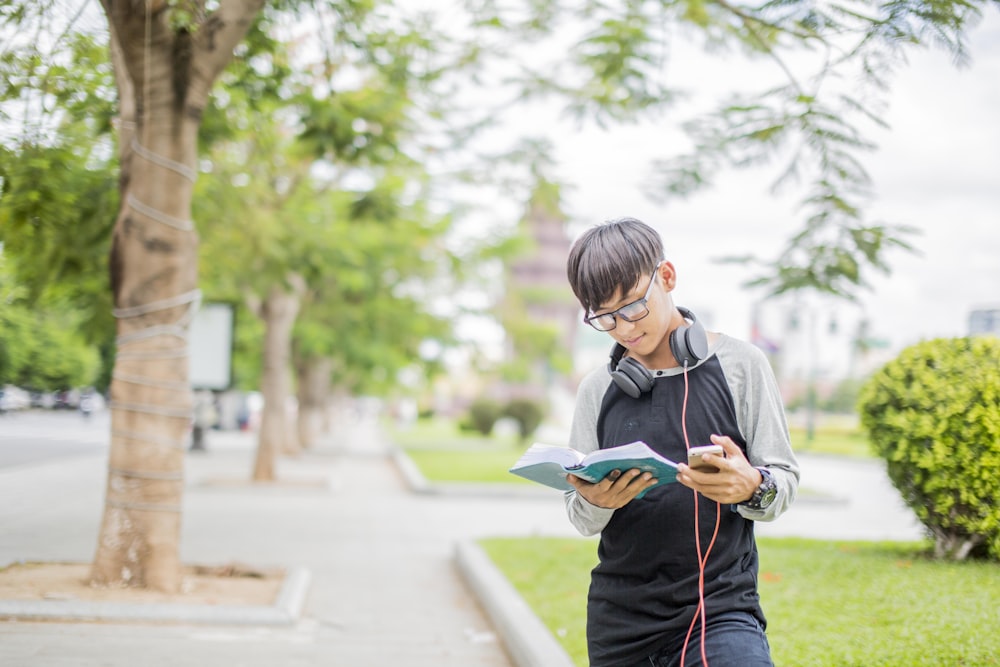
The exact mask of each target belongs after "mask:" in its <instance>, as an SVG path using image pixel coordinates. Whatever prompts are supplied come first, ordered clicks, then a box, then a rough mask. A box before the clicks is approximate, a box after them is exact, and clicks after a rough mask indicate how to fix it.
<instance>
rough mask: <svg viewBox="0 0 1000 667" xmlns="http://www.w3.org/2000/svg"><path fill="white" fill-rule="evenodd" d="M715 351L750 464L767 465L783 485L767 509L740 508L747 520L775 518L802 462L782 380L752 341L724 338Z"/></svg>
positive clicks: (784, 506) (796, 484) (789, 495)
mask: <svg viewBox="0 0 1000 667" xmlns="http://www.w3.org/2000/svg"><path fill="white" fill-rule="evenodd" d="M716 354H718V356H719V361H720V363H721V364H722V369H723V371H724V372H725V374H726V380H727V382H728V383H729V389H730V392H731V393H732V395H733V400H734V401H735V403H736V420H737V422H738V424H739V427H740V431H741V433H742V435H743V437H744V439H745V440H746V443H747V458H748V459H749V460H750V465H752V466H754V467H764V468H767V469H768V471H769V472H770V473H771V475H772V476H773V477H774V481H775V484H777V487H778V495H777V497H776V498H775V500H774V502H773V503H771V505H770V506H768V508H767V509H764V510H752V509H748V508H746V507H744V506H742V505H737V506H736V508H737V511H738V512H739V513H740V514H741V515H742V516H743V517H745V518H747V519H752V520H754V521H772V520H774V519H776V518H778V517H779V516H781V514H782V513H784V511H785V510H787V509H788V508H789V506H791V504H792V502H793V501H794V500H795V494H796V492H797V491H798V487H799V464H798V461H796V459H795V454H794V453H793V452H792V443H791V438H790V437H789V435H788V423H787V421H786V420H785V410H784V406H783V403H782V400H781V393H780V392H779V390H778V383H777V380H775V377H774V372H773V371H772V370H771V366H770V364H769V363H768V361H767V357H766V356H764V353H763V352H761V351H760V350H759V349H758V348H756V347H754V346H753V345H751V344H750V343H746V342H743V341H739V340H736V339H733V338H729V337H728V336H722V337H721V338H720V340H719V344H718V349H717V350H716Z"/></svg>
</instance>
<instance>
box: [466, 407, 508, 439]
mask: <svg viewBox="0 0 1000 667" xmlns="http://www.w3.org/2000/svg"><path fill="white" fill-rule="evenodd" d="M502 415H503V412H502V410H501V405H500V404H499V403H498V402H496V401H494V400H493V399H490V398H477V399H476V400H474V401H473V402H472V404H471V405H469V412H468V414H467V415H466V417H465V419H463V420H462V422H461V423H460V424H459V427H460V428H461V429H462V430H470V431H475V432H477V433H479V434H481V435H490V434H491V433H492V432H493V425H494V424H496V423H497V420H498V419H500V417H501V416H502Z"/></svg>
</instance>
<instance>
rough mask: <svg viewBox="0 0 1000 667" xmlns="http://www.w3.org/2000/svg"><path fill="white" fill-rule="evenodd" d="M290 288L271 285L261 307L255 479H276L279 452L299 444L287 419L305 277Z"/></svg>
mask: <svg viewBox="0 0 1000 667" xmlns="http://www.w3.org/2000/svg"><path fill="white" fill-rule="evenodd" d="M289 282H290V283H291V289H287V288H286V287H285V286H284V285H275V286H273V287H272V288H271V291H270V292H269V293H268V295H267V298H265V299H264V301H263V303H261V307H260V315H261V318H262V319H263V320H264V329H265V333H264V364H263V366H264V368H263V372H262V376H261V394H262V395H263V397H264V408H263V410H262V411H261V415H260V433H259V435H258V440H257V456H256V460H255V461H254V468H253V479H254V480H255V481H273V480H274V479H275V474H274V464H275V459H276V458H277V455H278V454H279V453H296V452H298V449H299V446H298V441H297V439H296V437H295V432H294V431H293V429H292V428H291V422H290V421H289V419H288V408H287V406H288V399H289V398H290V397H291V396H292V392H291V378H290V373H291V363H290V362H291V349H292V347H291V344H292V326H293V325H294V324H295V318H296V317H297V316H298V314H299V306H300V304H301V302H302V294H303V292H304V291H305V281H303V280H302V278H301V277H300V276H292V277H291V278H290V281H289Z"/></svg>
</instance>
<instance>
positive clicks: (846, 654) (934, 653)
mask: <svg viewBox="0 0 1000 667" xmlns="http://www.w3.org/2000/svg"><path fill="white" fill-rule="evenodd" d="M481 544H482V546H483V548H484V549H485V550H486V552H487V553H488V554H489V555H490V557H491V558H492V559H493V561H494V562H495V563H496V564H497V566H498V567H499V568H500V570H501V571H502V572H503V573H504V574H505V575H506V576H507V578H508V579H509V580H510V581H511V583H512V584H513V585H514V586H515V587H516V588H517V589H518V591H519V592H520V593H521V595H522V596H523V597H524V598H525V600H526V601H527V602H528V604H529V605H530V606H531V607H532V609H534V610H535V612H536V613H537V614H538V616H539V618H541V619H542V621H543V622H544V623H545V624H546V626H548V628H549V629H550V630H551V631H552V632H553V634H554V635H555V636H556V638H557V639H558V640H559V641H560V642H561V643H562V645H563V647H564V648H565V649H566V651H567V652H568V653H569V654H570V656H571V657H572V658H573V660H574V661H575V663H576V664H577V665H581V666H585V665H586V664H587V659H586V639H585V635H584V631H585V630H584V628H585V613H586V595H587V587H588V585H589V579H590V569H591V568H592V567H593V566H594V565H595V564H596V562H597V546H596V543H595V542H594V541H593V540H585V539H559V538H523V539H516V538H497V539H488V540H483V541H482V542H481ZM758 545H759V549H760V558H761V569H760V593H761V600H762V605H763V607H764V612H765V614H766V615H767V617H768V622H769V626H768V638H769V640H770V643H771V649H772V654H773V657H774V661H775V664H776V665H778V666H779V667H848V666H851V667H931V666H933V667H952V666H958V665H964V666H972V665H976V666H979V665H1000V632H997V629H998V628H1000V566H998V565H997V564H996V563H983V562H966V563H943V562H935V561H931V560H928V559H927V558H926V557H925V556H924V553H925V551H926V549H927V548H928V545H926V544H920V543H917V544H909V543H884V542H883V543H869V542H827V541H820V540H805V539H795V538H780V539H779V538H764V539H759V540H758Z"/></svg>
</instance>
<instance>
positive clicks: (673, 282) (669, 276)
mask: <svg viewBox="0 0 1000 667" xmlns="http://www.w3.org/2000/svg"><path fill="white" fill-rule="evenodd" d="M659 271H660V280H661V281H663V286H664V287H665V288H666V289H667V291H668V292H672V291H674V287H676V286H677V269H675V268H674V265H673V264H671V263H670V262H668V261H666V260H663V262H662V263H661V264H660V269H659Z"/></svg>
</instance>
